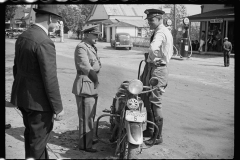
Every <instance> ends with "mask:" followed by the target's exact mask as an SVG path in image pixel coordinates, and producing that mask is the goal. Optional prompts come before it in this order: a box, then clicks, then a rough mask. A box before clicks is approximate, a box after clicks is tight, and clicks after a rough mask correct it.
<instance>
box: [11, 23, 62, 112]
mask: <svg viewBox="0 0 240 160" xmlns="http://www.w3.org/2000/svg"><path fill="white" fill-rule="evenodd" d="M13 76H14V82H13V86H12V93H11V102H12V103H13V104H14V105H17V106H18V107H22V108H27V109H31V110H37V111H53V112H54V113H56V114H58V113H59V112H61V111H62V109H63V106H62V100H61V96H60V91H59V84H58V79H57V66H56V51H55V45H54V43H53V42H52V40H51V39H50V38H49V37H48V36H47V34H46V32H45V31H44V30H43V29H42V28H40V27H39V26H37V25H32V26H31V27H30V28H29V29H28V30H27V31H25V32H23V33H22V34H21V35H20V36H19V37H18V39H17V41H16V43H15V58H14V66H13Z"/></svg>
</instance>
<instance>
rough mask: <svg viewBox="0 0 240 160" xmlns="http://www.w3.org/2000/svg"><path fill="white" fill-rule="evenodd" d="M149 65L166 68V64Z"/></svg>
mask: <svg viewBox="0 0 240 160" xmlns="http://www.w3.org/2000/svg"><path fill="white" fill-rule="evenodd" d="M149 64H150V66H152V67H164V66H166V64H161V63H159V64H155V63H149Z"/></svg>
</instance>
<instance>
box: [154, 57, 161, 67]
mask: <svg viewBox="0 0 240 160" xmlns="http://www.w3.org/2000/svg"><path fill="white" fill-rule="evenodd" d="M153 61H154V63H155V64H156V65H158V64H161V63H162V59H161V58H157V57H156V58H154V60H153Z"/></svg>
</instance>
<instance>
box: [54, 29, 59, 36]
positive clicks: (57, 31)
mask: <svg viewBox="0 0 240 160" xmlns="http://www.w3.org/2000/svg"><path fill="white" fill-rule="evenodd" d="M55 35H56V36H58V37H60V29H58V30H56V31H55Z"/></svg>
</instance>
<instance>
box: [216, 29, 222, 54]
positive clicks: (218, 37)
mask: <svg viewBox="0 0 240 160" xmlns="http://www.w3.org/2000/svg"><path fill="white" fill-rule="evenodd" d="M216 40H217V51H218V52H221V51H222V33H221V29H218V34H217V35H216Z"/></svg>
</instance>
